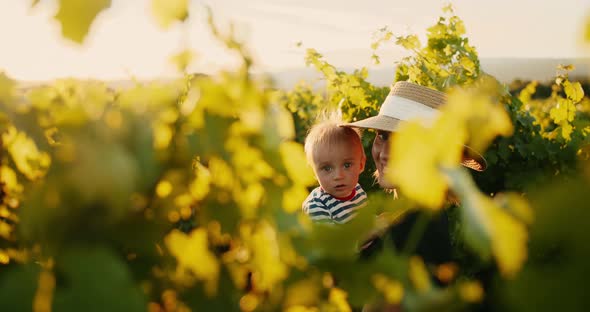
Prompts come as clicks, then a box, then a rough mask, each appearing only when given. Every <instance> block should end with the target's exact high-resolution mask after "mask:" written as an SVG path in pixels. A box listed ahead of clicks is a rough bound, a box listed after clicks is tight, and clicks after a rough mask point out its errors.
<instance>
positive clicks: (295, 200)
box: [283, 185, 308, 213]
mask: <svg viewBox="0 0 590 312" xmlns="http://www.w3.org/2000/svg"><path fill="white" fill-rule="evenodd" d="M307 195H308V192H307V188H305V186H301V185H293V186H292V187H290V188H288V189H286V190H285V191H284V193H283V209H284V210H285V211H286V212H288V213H294V212H296V211H299V210H300V209H301V203H302V202H303V201H304V200H305V198H306V197H307Z"/></svg>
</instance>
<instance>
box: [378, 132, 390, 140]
mask: <svg viewBox="0 0 590 312" xmlns="http://www.w3.org/2000/svg"><path fill="white" fill-rule="evenodd" d="M390 134H391V132H387V131H377V136H378V137H379V139H380V140H382V141H387V140H389V135H390Z"/></svg>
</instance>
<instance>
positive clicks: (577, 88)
mask: <svg viewBox="0 0 590 312" xmlns="http://www.w3.org/2000/svg"><path fill="white" fill-rule="evenodd" d="M563 88H564V91H565V95H566V96H567V98H568V99H570V100H572V101H573V102H574V103H578V102H580V101H581V100H582V98H583V97H584V89H582V85H581V84H580V83H579V82H578V81H576V82H574V83H571V82H570V81H569V80H566V81H565V82H564V83H563Z"/></svg>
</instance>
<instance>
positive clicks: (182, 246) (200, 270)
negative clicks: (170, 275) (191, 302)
mask: <svg viewBox="0 0 590 312" xmlns="http://www.w3.org/2000/svg"><path fill="white" fill-rule="evenodd" d="M164 242H165V244H166V247H168V250H170V253H171V254H172V255H173V256H174V257H175V258H176V260H177V261H178V265H179V266H180V267H182V268H186V269H188V270H190V271H191V272H192V273H193V274H194V275H195V276H196V277H197V278H198V279H200V280H204V281H208V282H211V283H216V282H217V276H218V274H219V263H218V262H217V258H216V257H215V255H214V254H213V253H212V252H211V251H209V242H208V240H207V230H205V229H204V228H198V229H195V230H193V231H192V232H191V233H190V234H188V235H187V234H184V233H182V232H181V231H179V230H176V229H174V230H172V232H170V234H168V235H167V236H166V237H165V238H164Z"/></svg>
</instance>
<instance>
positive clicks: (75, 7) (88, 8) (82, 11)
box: [55, 0, 111, 43]
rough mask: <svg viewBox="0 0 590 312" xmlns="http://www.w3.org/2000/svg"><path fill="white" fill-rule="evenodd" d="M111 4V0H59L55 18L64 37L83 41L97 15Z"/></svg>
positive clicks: (78, 41) (79, 41)
mask: <svg viewBox="0 0 590 312" xmlns="http://www.w3.org/2000/svg"><path fill="white" fill-rule="evenodd" d="M110 6H111V0H91V1H87V0H59V11H58V12H57V14H56V15H55V19H56V20H57V21H58V22H59V23H60V24H61V33H62V35H63V36H64V37H66V38H68V39H70V40H73V41H75V42H77V43H82V42H83V41H84V38H86V34H88V30H89V29H90V26H91V25H92V22H93V21H94V19H95V18H96V16H97V15H98V14H99V13H100V12H101V11H103V10H105V9H106V8H108V7H110Z"/></svg>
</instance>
